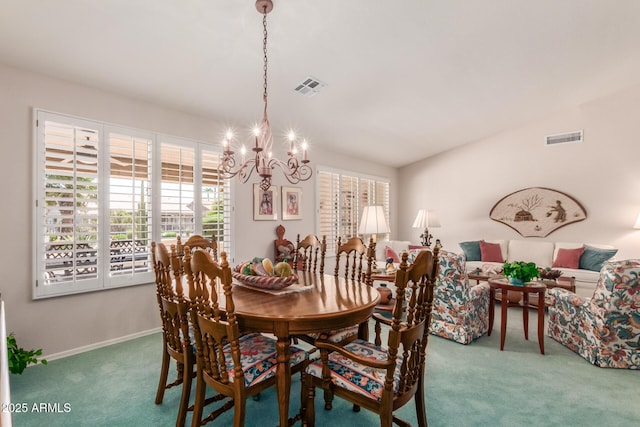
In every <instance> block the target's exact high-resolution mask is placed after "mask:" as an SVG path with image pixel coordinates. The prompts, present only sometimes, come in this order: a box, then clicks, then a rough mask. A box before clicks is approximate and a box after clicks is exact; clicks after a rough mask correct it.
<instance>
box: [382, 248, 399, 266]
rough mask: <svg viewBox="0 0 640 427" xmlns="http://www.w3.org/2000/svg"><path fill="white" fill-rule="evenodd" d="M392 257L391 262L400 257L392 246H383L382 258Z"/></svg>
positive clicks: (396, 260) (397, 260)
mask: <svg viewBox="0 0 640 427" xmlns="http://www.w3.org/2000/svg"><path fill="white" fill-rule="evenodd" d="M389 258H391V259H393V262H400V258H399V257H398V254H397V253H396V251H394V250H393V248H392V247H390V246H385V247H384V259H389Z"/></svg>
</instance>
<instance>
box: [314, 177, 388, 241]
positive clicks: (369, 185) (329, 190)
mask: <svg viewBox="0 0 640 427" xmlns="http://www.w3.org/2000/svg"><path fill="white" fill-rule="evenodd" d="M316 176H317V177H318V186H317V200H318V207H317V211H318V223H317V229H318V231H319V233H318V234H319V236H327V252H329V253H334V252H335V249H336V242H337V240H338V237H339V236H340V237H342V239H343V240H344V239H346V238H350V237H353V236H357V235H358V228H359V227H360V217H361V215H362V210H363V209H364V207H365V206H369V205H382V206H383V208H384V212H385V215H386V216H387V221H389V181H388V180H386V179H384V178H372V177H364V176H359V175H357V174H354V173H352V172H346V171H337V170H333V169H329V168H322V167H320V168H318V171H317V174H316ZM361 237H363V236H361ZM378 237H379V238H384V237H388V235H387V236H378Z"/></svg>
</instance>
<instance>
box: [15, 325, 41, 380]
mask: <svg viewBox="0 0 640 427" xmlns="http://www.w3.org/2000/svg"><path fill="white" fill-rule="evenodd" d="M7 350H8V353H9V355H8V356H9V371H10V372H11V373H12V374H22V372H23V371H24V370H25V368H26V367H27V366H28V365H30V364H34V365H35V364H37V363H38V362H40V363H42V364H43V365H46V364H47V361H46V360H45V359H40V360H38V357H39V356H42V349H41V348H39V349H37V350H28V351H27V350H25V349H24V348H21V347H18V344H17V343H16V337H15V335H13V333H11V334H9V335H8V336H7Z"/></svg>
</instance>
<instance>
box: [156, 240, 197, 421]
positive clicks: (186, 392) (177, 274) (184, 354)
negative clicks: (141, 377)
mask: <svg viewBox="0 0 640 427" xmlns="http://www.w3.org/2000/svg"><path fill="white" fill-rule="evenodd" d="M151 253H152V259H153V266H154V271H155V275H156V294H157V297H158V304H159V307H160V318H161V320H162V344H163V348H162V350H163V351H162V367H161V370H160V381H159V383H158V390H157V392H156V401H155V403H156V404H157V405H159V404H161V403H162V401H163V399H164V392H165V390H166V389H168V388H171V387H174V386H178V385H182V394H181V397H180V406H179V408H178V416H177V419H176V426H179V427H181V426H184V424H185V419H186V415H187V409H188V407H189V396H190V394H191V381H192V379H193V377H194V376H195V366H196V359H195V351H194V348H193V345H192V341H191V338H190V336H189V314H188V313H189V301H188V300H187V298H185V295H184V293H183V286H182V277H181V270H182V267H181V263H180V262H179V260H178V256H177V254H176V249H175V246H173V245H172V254H171V255H169V252H168V250H167V247H166V246H165V245H164V244H163V243H156V242H151ZM172 272H173V273H174V275H173V277H172ZM173 278H175V288H174V286H173V284H172V280H173ZM171 359H173V360H175V361H176V367H177V378H176V380H175V381H173V382H172V383H167V381H168V376H169V365H170V364H171Z"/></svg>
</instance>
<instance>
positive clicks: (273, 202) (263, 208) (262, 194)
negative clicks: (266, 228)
mask: <svg viewBox="0 0 640 427" xmlns="http://www.w3.org/2000/svg"><path fill="white" fill-rule="evenodd" d="M277 200H278V187H276V186H275V185H272V186H271V188H269V189H268V190H267V191H263V190H262V189H260V185H258V184H253V220H254V221H275V220H277V219H278V211H277V209H278V204H277Z"/></svg>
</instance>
